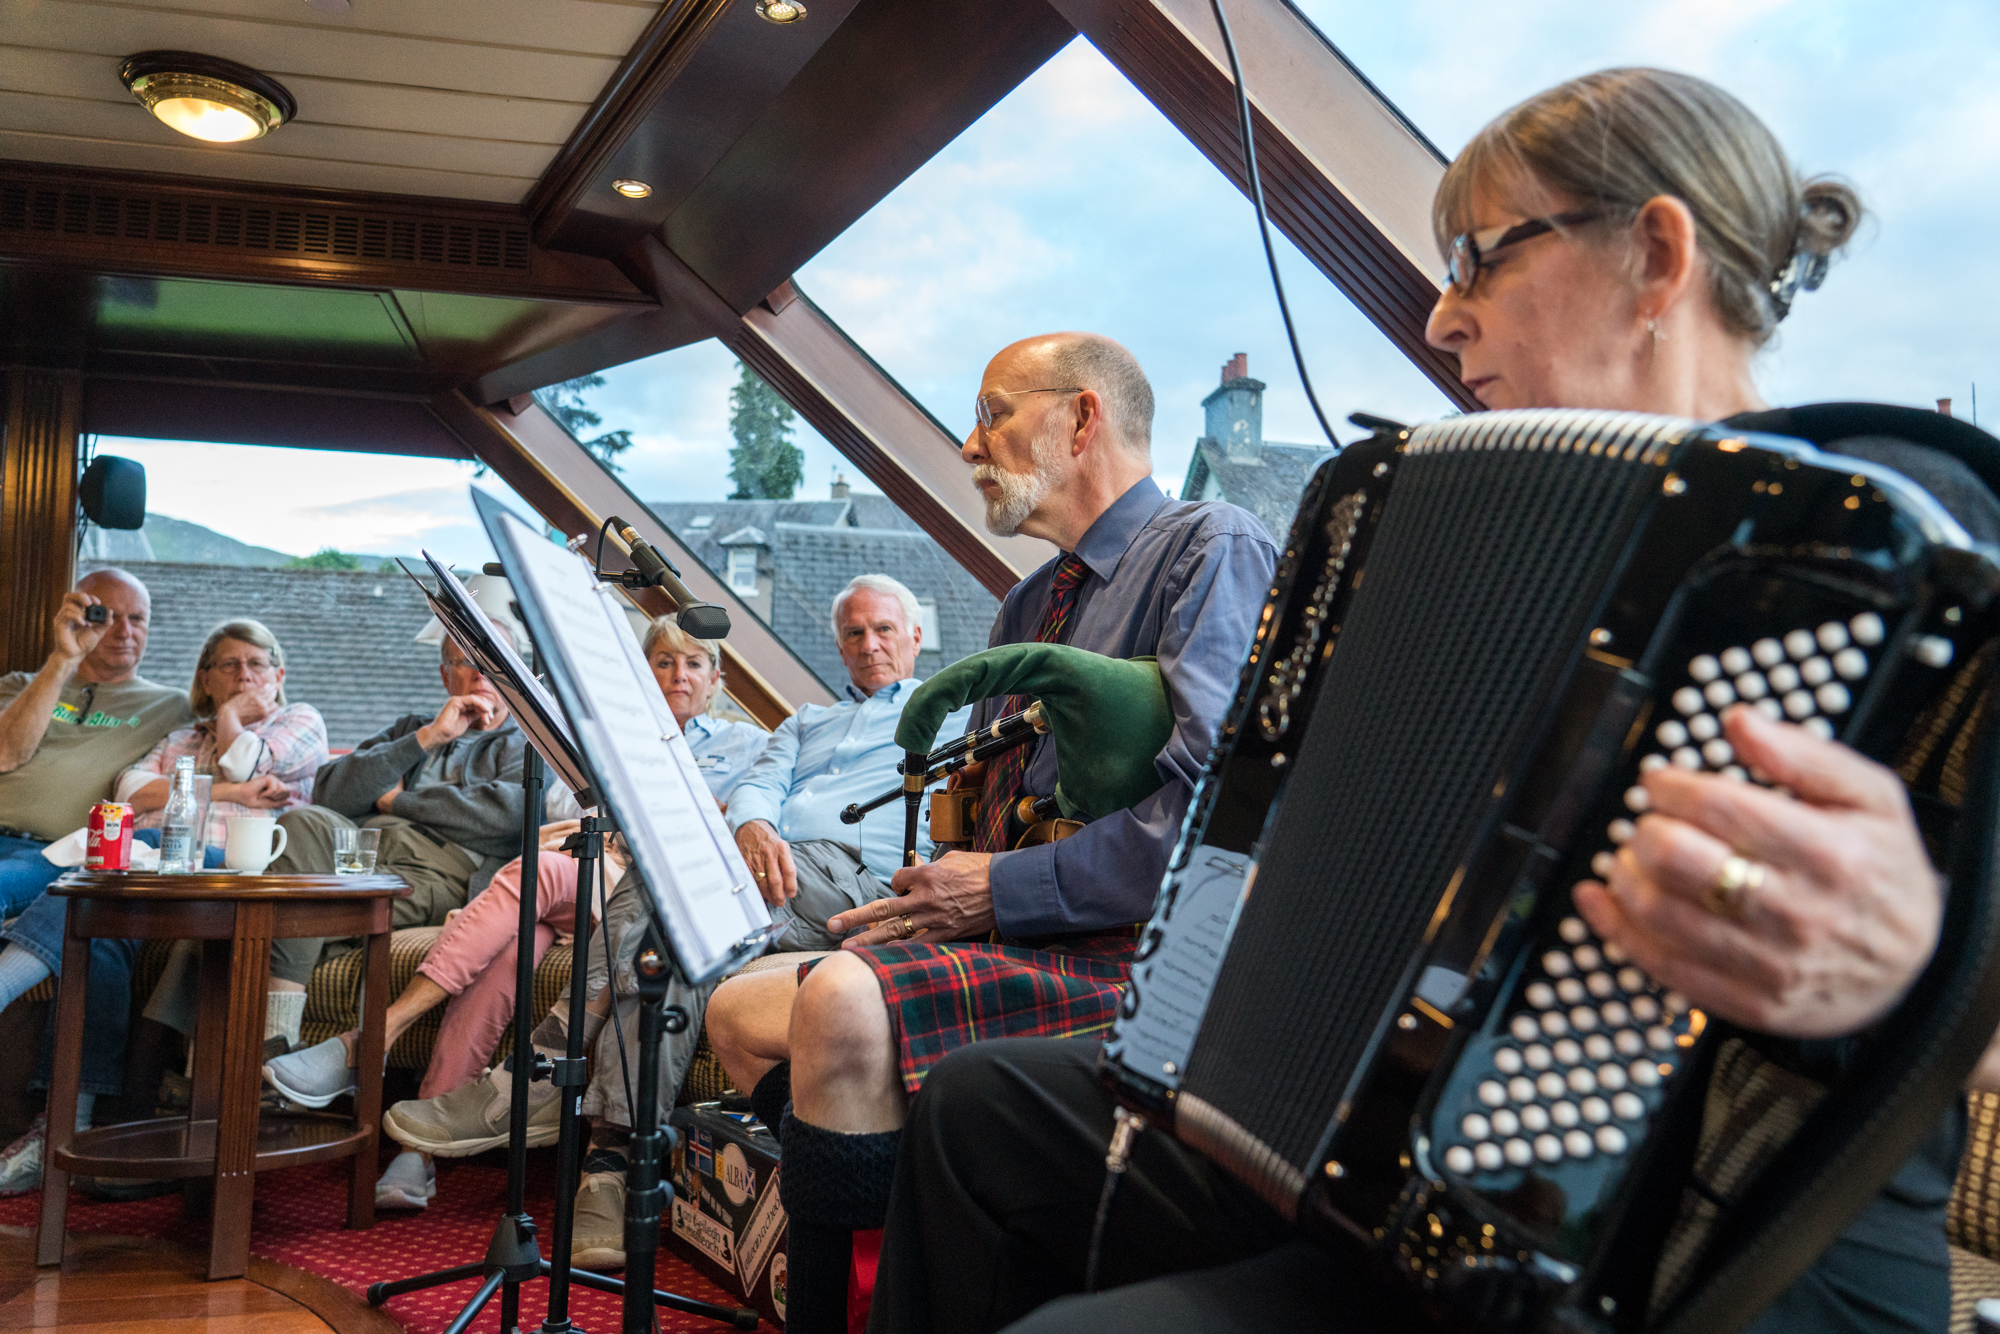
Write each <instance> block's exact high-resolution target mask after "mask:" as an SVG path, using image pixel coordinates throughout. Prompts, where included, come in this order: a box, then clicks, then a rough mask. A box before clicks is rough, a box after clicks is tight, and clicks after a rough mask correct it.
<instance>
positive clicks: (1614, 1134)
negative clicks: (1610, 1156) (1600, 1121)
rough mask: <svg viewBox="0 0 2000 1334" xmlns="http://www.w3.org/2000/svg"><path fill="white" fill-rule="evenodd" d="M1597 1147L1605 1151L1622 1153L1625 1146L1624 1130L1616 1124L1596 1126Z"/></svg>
mask: <svg viewBox="0 0 2000 1334" xmlns="http://www.w3.org/2000/svg"><path fill="white" fill-rule="evenodd" d="M1597 1147H1598V1148H1600V1149H1602V1150H1603V1151H1604V1152H1606V1153H1623V1152H1625V1149H1626V1147H1627V1141H1626V1139H1625V1132H1624V1131H1622V1130H1620V1129H1619V1128H1618V1127H1617V1126H1599V1127H1598V1128H1597Z"/></svg>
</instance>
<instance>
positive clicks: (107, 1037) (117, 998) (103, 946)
mask: <svg viewBox="0 0 2000 1334" xmlns="http://www.w3.org/2000/svg"><path fill="white" fill-rule="evenodd" d="M132 837H133V841H134V842H139V843H144V844H146V845H147V846H149V847H158V846H159V842H160V831H159V830H157V829H141V830H140V831H139V832H138V833H136V834H134V835H133V836H132ZM8 841H10V842H14V843H21V842H24V841H25V840H21V839H13V840H8ZM34 856H35V860H36V861H38V862H41V864H42V865H44V866H48V865H49V864H48V862H47V861H46V860H45V859H44V858H43V857H42V856H41V853H40V850H39V848H37V851H36V852H35V854H34ZM7 864H9V863H0V865H7ZM205 864H206V865H209V866H220V865H221V864H222V849H220V848H209V849H208V850H207V856H206V859H205ZM49 869H50V870H51V871H53V872H55V875H51V876H49V877H48V879H47V880H44V881H43V882H42V885H43V886H46V885H47V884H48V883H49V881H52V880H54V879H55V876H56V875H60V874H62V868H60V867H54V866H50V867H49ZM0 874H4V872H0ZM68 914H69V900H68V899H59V898H57V897H55V896H54V895H52V894H48V893H44V892H41V891H40V889H38V890H37V892H36V893H35V894H34V896H33V897H32V899H31V901H30V902H29V903H28V904H27V906H26V907H25V908H24V909H22V910H21V915H20V916H19V917H17V918H15V919H14V920H13V921H12V922H10V923H9V924H8V925H7V927H6V929H5V930H0V940H5V941H7V942H8V943H10V944H14V945H19V946H20V947H21V948H22V949H24V950H26V951H28V953H30V954H32V955H34V956H35V957H36V958H37V959H40V960H41V961H42V964H43V965H44V966H45V967H46V968H47V969H48V970H49V972H50V973H51V974H52V975H54V976H56V977H61V976H62V947H63V928H64V926H65V925H66V923H67V920H68ZM139 945H140V942H139V941H136V940H110V939H102V940H93V941H91V942H90V989H89V991H88V993H87V994H86V995H85V998H84V1003H83V1011H84V1026H83V1069H82V1071H81V1075H80V1078H79V1080H78V1084H77V1087H78V1089H79V1090H81V1091H82V1092H84V1093H99V1094H104V1095H107V1096H116V1095H117V1094H119V1093H122V1092H124V1089H125V1036H126V1033H127V1030H128V1029H129V1027H130V1025H131V1018H132V963H133V961H134V960H135V959H137V958H138V957H139ZM55 1025H56V1011H55V1007H54V1006H50V1007H49V1017H48V1026H47V1029H46V1031H45V1032H44V1034H43V1037H42V1056H41V1060H40V1061H39V1062H38V1063H37V1064H36V1067H35V1078H34V1080H33V1081H32V1086H33V1087H38V1088H39V1087H46V1086H47V1084H48V1080H49V1070H50V1066H51V1058H52V1056H53V1054H54V1051H55Z"/></svg>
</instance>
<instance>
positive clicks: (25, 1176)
mask: <svg viewBox="0 0 2000 1334" xmlns="http://www.w3.org/2000/svg"><path fill="white" fill-rule="evenodd" d="M48 1127H49V1119H48V1117H47V1115H46V1114H41V1115H37V1116H36V1117H35V1119H34V1120H33V1121H32V1122H30V1123H29V1124H28V1132H27V1133H26V1134H25V1135H23V1136H21V1138H19V1139H17V1140H15V1141H14V1142H13V1143H12V1144H9V1145H8V1146H7V1148H6V1149H5V1151H0V1195H22V1194H26V1193H27V1192H28V1191H31V1190H34V1189H36V1188H37V1187H39V1186H40V1185H41V1184H42V1150H43V1149H44V1148H45V1147H46V1146H47V1144H48V1139H49V1129H48Z"/></svg>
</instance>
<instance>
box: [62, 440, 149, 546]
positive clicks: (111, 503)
mask: <svg viewBox="0 0 2000 1334" xmlns="http://www.w3.org/2000/svg"><path fill="white" fill-rule="evenodd" d="M76 490H77V496H78V498H79V499H81V500H82V501H83V512H84V515H85V517H87V518H88V519H89V520H90V521H91V522H92V523H94V524H96V525H97V526H98V527H99V528H128V529H129V528H140V527H143V526H144V525H145V522H146V465H145V464H143V463H135V462H133V461H132V460H131V459H120V458H113V457H111V456H110V455H100V456H99V457H97V458H95V459H92V460H91V461H90V466H89V467H88V468H85V469H84V470H83V479H82V480H81V481H79V482H78V483H77V487H76Z"/></svg>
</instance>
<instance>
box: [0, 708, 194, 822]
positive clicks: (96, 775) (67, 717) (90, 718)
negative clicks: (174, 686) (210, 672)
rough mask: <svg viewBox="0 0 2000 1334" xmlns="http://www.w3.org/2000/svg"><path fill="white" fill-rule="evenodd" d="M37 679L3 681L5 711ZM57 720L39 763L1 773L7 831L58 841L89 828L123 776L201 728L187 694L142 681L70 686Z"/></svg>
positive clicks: (0, 810) (1, 818) (0, 816)
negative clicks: (174, 734) (178, 734)
mask: <svg viewBox="0 0 2000 1334" xmlns="http://www.w3.org/2000/svg"><path fill="white" fill-rule="evenodd" d="M34 679H35V678H34V675H33V673H31V672H10V673H8V674H7V675H6V676H0V709H4V708H6V707H7V705H9V704H11V703H12V702H13V701H14V699H15V697H16V696H18V695H19V694H20V693H21V692H22V691H23V690H26V689H27V688H28V683H29V682H31V681H33V680H34ZM53 713H54V716H53V717H52V718H51V719H50V720H49V730H48V731H47V733H45V734H44V735H43V737H42V744H41V745H40V746H39V747H37V748H36V750H35V754H34V758H33V759H30V760H29V761H28V762H27V763H26V764H24V765H22V766H21V767H20V768H18V769H16V770H14V771H13V772H11V773H4V774H0V827H5V828H8V829H18V830H21V831H22V832H24V833H27V834H32V835H33V836H34V837H36V838H40V839H47V840H49V841H51V842H53V841H54V840H56V839H59V838H61V837H62V836H63V835H64V834H67V833H71V832H72V831H74V830H78V829H81V828H83V826H84V822H85V821H87V820H88V819H89V818H90V808H91V807H92V806H94V805H96V804H97V803H98V802H100V801H104V800H107V799H108V798H109V797H110V796H111V785H112V783H113V782H114V781H116V779H117V777H118V775H119V773H120V772H121V771H123V770H124V769H126V768H128V767H130V766H131V765H133V764H136V763H138V762H139V761H140V760H142V759H144V758H145V757H146V752H147V751H150V750H151V749H152V748H153V746H154V745H155V744H156V743H157V742H158V741H159V739H160V738H161V737H163V736H165V735H166V734H167V733H169V732H171V731H173V730H174V729H175V728H177V727H187V726H190V725H192V724H193V722H194V714H193V713H192V712H191V711H190V710H189V709H188V702H187V692H186V691H181V690H169V689H167V688H166V687H165V686H161V685H154V684H153V683H152V682H151V681H148V680H146V679H144V678H143V677H136V676H135V677H133V678H132V679H131V680H129V681H119V682H116V683H108V684H102V685H83V684H81V683H79V682H76V681H71V682H70V683H69V684H68V685H67V686H65V687H63V692H62V697H61V698H60V699H59V700H58V701H57V703H56V706H55V709H54V710H53Z"/></svg>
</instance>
